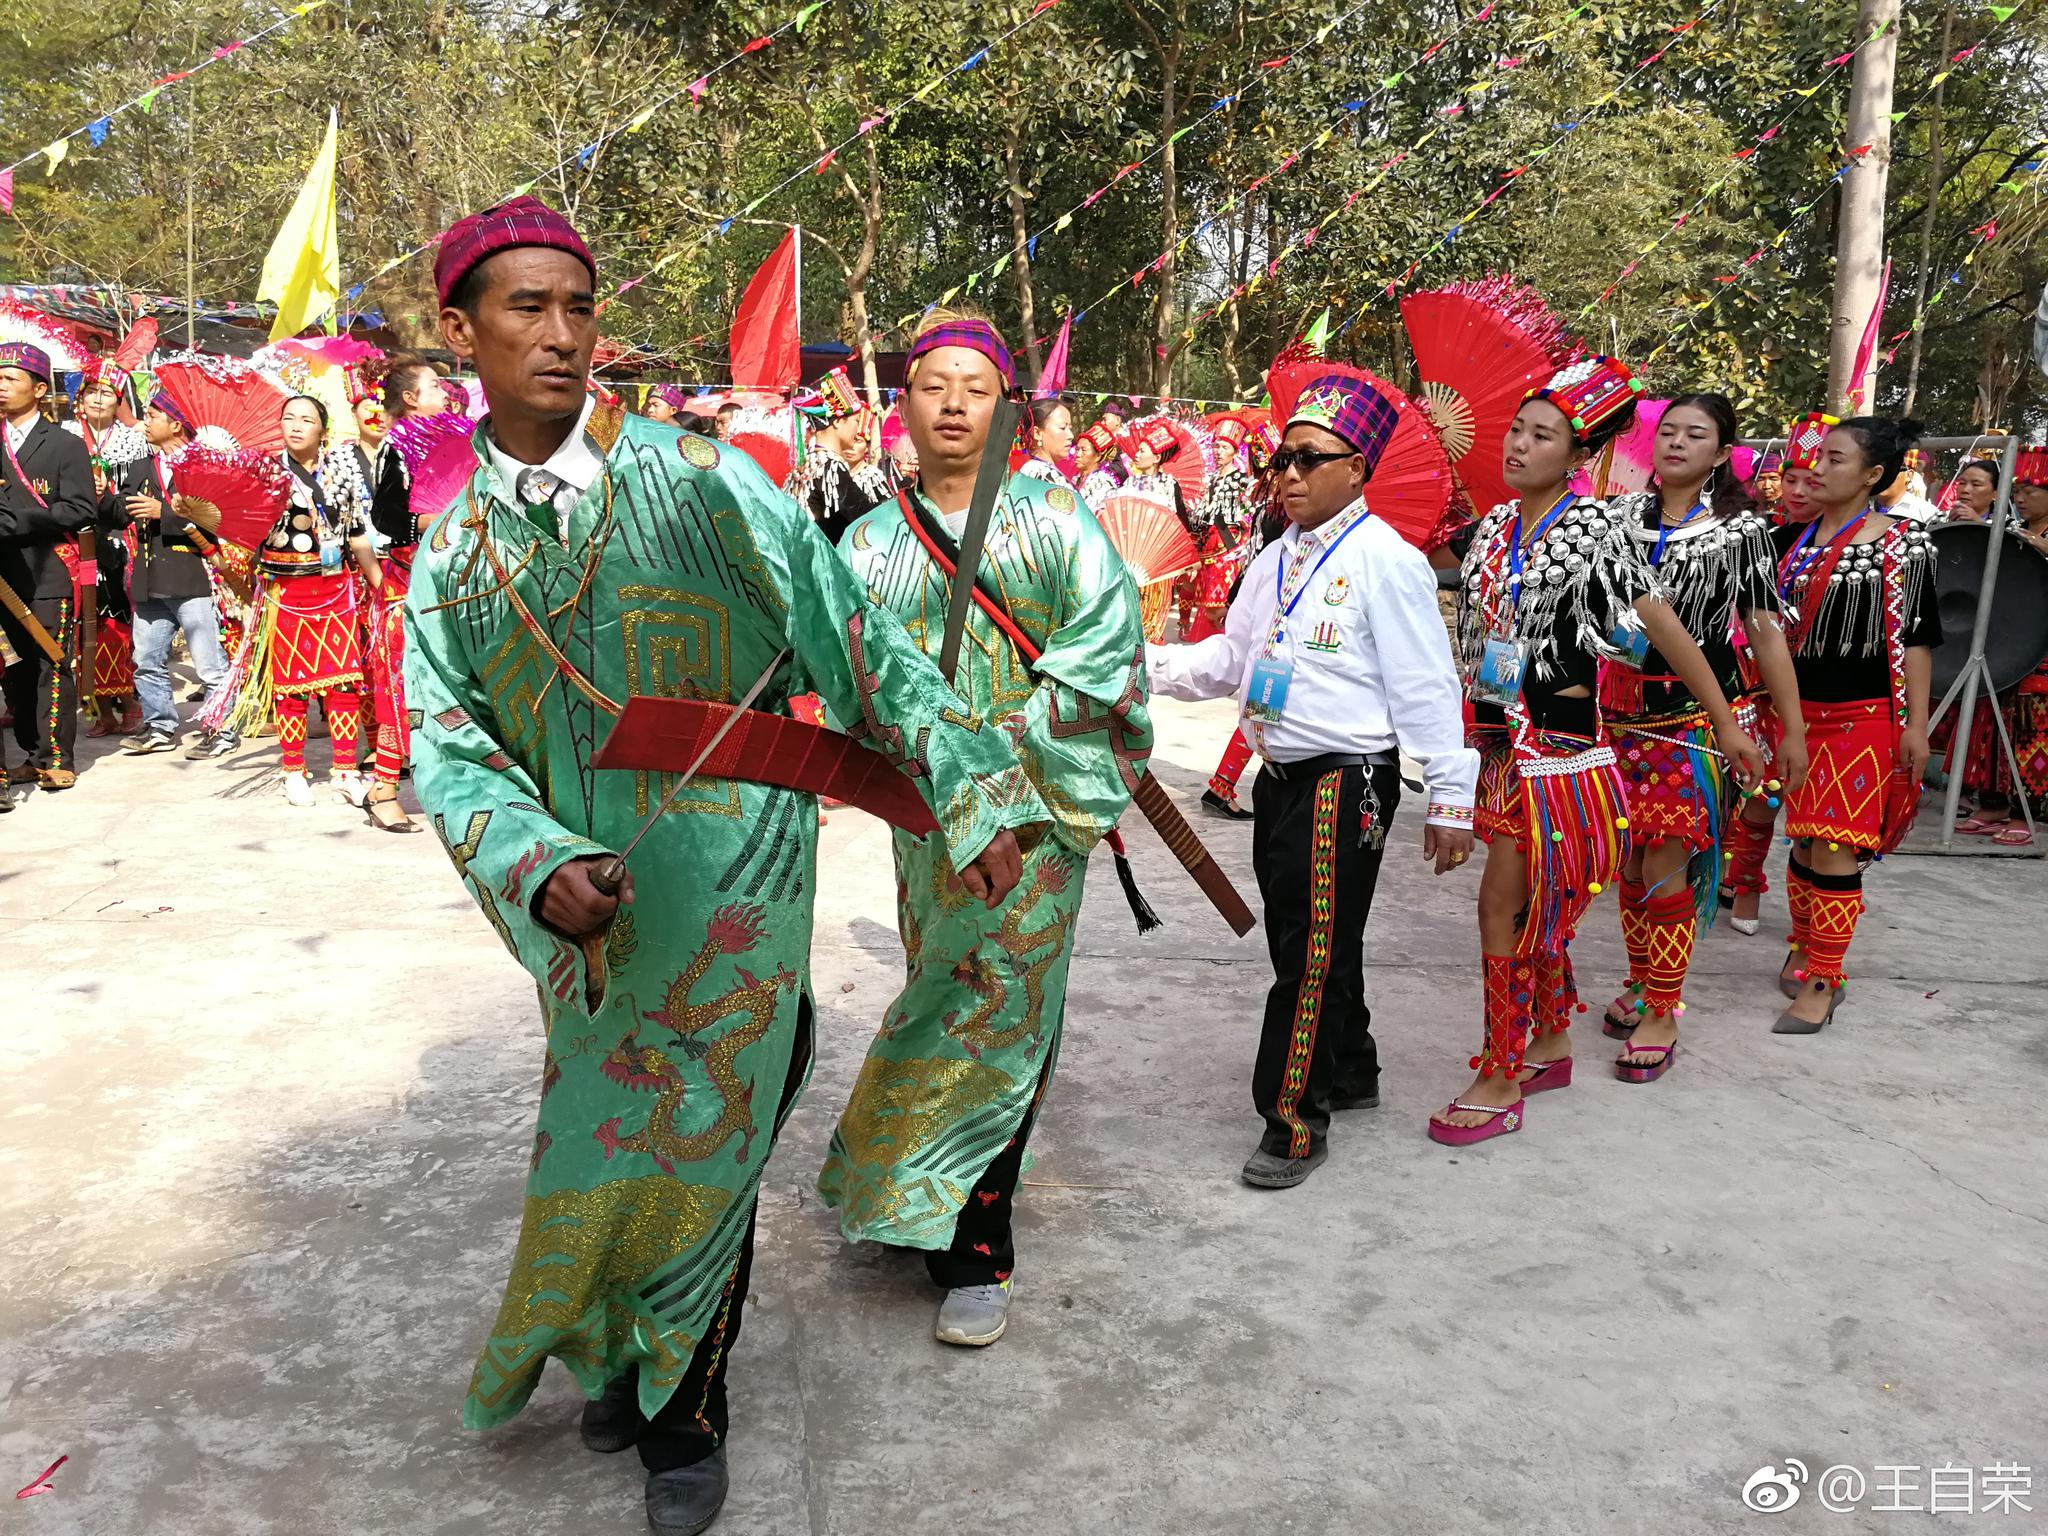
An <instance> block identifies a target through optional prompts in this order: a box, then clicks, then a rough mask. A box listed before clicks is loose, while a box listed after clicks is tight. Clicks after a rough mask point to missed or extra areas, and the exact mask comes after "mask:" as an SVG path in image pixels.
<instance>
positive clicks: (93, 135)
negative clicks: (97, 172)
mask: <svg viewBox="0 0 2048 1536" xmlns="http://www.w3.org/2000/svg"><path fill="white" fill-rule="evenodd" d="M85 136H86V137H87V138H88V139H90V140H92V147H93V148H94V149H98V148H99V147H100V146H101V145H102V144H104V143H106V142H107V120H106V119H105V118H104V117H96V118H94V119H93V120H92V121H91V122H89V123H87V124H86V125H85Z"/></svg>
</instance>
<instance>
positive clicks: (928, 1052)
mask: <svg viewBox="0 0 2048 1536" xmlns="http://www.w3.org/2000/svg"><path fill="white" fill-rule="evenodd" d="M909 369H910V372H909V387H908V388H907V389H906V391H905V392H904V395H903V397H902V404H901V409H902V411H903V419H904V423H905V425H906V426H907V428H908V429H909V433H910V437H911V439H912V441H913V442H915V444H916V445H917V454H918V465H919V468H920V477H919V482H918V486H917V488H916V489H915V490H914V491H912V492H908V493H906V496H905V498H904V499H900V500H898V501H892V502H886V503H884V504H883V505H882V506H880V507H878V508H876V509H875V510H874V511H872V512H870V513H868V514H867V516H865V517H864V518H862V519H861V520H860V521H859V522H857V523H855V524H854V525H853V527H852V528H851V529H849V530H848V531H847V533H846V535H845V536H844V538H842V539H841V541H840V553H841V554H842V555H844V556H845V557H846V558H847V559H848V561H849V562H850V563H851V564H852V566H853V569H854V572H855V574H856V575H857V576H859V578H860V579H861V581H862V582H863V583H864V584H865V585H866V587H867V590H868V592H869V593H870V594H871V595H872V596H873V597H874V599H875V600H876V601H877V602H878V603H880V604H881V605H882V606H884V607H886V608H888V609H889V610H890V611H891V612H893V613H895V614H896V615H897V616H898V617H899V618H900V619H902V621H903V625H904V627H905V628H906V629H908V630H909V631H910V634H911V636H912V638H913V639H915V640H916V641H917V642H918V643H919V644H920V645H922V646H923V647H924V648H925V649H926V650H927V651H928V652H930V653H932V654H934V655H936V654H937V653H938V652H939V650H940V646H941V642H942V638H943V634H944V630H945V620H946V608H947V602H948V598H949V595H950V593H951V591H952V585H953V583H952V580H951V576H950V569H951V565H952V563H953V562H954V561H956V560H957V559H958V557H959V549H958V544H957V540H958V538H959V536H960V533H961V531H962V529H963V528H964V527H965V524H966V517H967V507H968V502H969V499H970V497H971V494H972V490H973V485H974V476H975V469H976V466H977V464H978V462H979V460H980V456H981V452H982V447H983V445H984V443H986V442H987V439H988V433H989V422H990V418H991V416H992V415H993V413H994V408H995V403H996V401H997V399H998V397H999V394H1000V393H1001V391H1003V390H1005V389H1007V388H1008V387H1009V386H1010V383H1011V374H1010V361H1009V354H1008V351H1007V349H1006V348H1005V347H1004V346H1003V343H1002V340H1001V338H1000V337H999V336H997V334H996V332H995V330H994V328H993V327H991V326H990V325H988V323H987V322H986V321H982V320H979V319H973V318H969V317H961V316H955V315H951V314H948V313H946V312H944V311H934V312H933V313H932V314H931V315H930V316H928V317H927V318H926V321H925V324H924V327H923V328H922V329H921V330H920V332H919V336H918V339H917V341H916V342H914V343H913V344H912V347H911V351H910V360H909ZM979 584H980V586H981V587H982V588H983V589H984V590H985V591H986V592H988V593H990V594H993V595H994V597H995V598H996V600H997V601H998V603H999V604H1000V606H1002V607H1003V608H1005V609H1006V610H1007V613H1008V615H1009V617H1010V619H1011V620H1013V621H1014V622H1015V624H1016V625H1017V626H1018V627H1019V631H1020V633H1021V635H1022V636H1023V637H1024V638H1026V639H1027V640H1028V641H1029V643H1030V644H1031V646H1032V647H1033V648H1036V649H1040V650H1042V652H1043V654H1042V656H1040V657H1038V658H1037V659H1036V660H1035V661H1027V658H1026V656H1025V654H1024V652H1023V651H1022V650H1021V649H1020V647H1019V646H1018V644H1017V643H1016V641H1015V639H1013V638H1012V637H1011V636H1010V635H1009V634H1006V633H1005V631H1004V629H1003V627H1002V625H1001V624H1000V623H999V622H997V621H996V620H995V619H994V618H992V617H991V616H990V615H989V614H988V613H986V612H984V611H983V610H982V609H981V608H980V607H979V606H976V607H974V608H971V609H969V611H968V629H967V631H966V634H965V637H964V643H963V644H962V646H961V650H960V664H959V673H958V675H957V676H956V677H955V679H954V686H955V687H956V688H957V689H958V690H959V691H960V694H961V696H962V697H963V698H965V699H966V700H967V701H968V703H969V705H970V706H971V707H972V709H973V710H974V712H975V713H976V714H977V715H978V716H980V717H982V718H985V719H988V720H991V721H994V722H996V723H998V724H1000V725H1001V727H1002V729H1003V730H1004V731H1005V732H1006V733H1007V734H1008V737H1009V739H1010V741H1011V743H1012V745H1013V746H1014V748H1015V750H1016V754H1017V761H1018V762H1019V763H1020V764H1021V765H1022V766H1023V769H1024V772H1025V773H1026V774H1027V775H1028V776H1029V778H1030V780H1031V782H1032V785H1033V787H1034V788H1035V789H1036V790H1037V792H1038V796H1039V798H1040V799H1042V800H1043V801H1044V803H1045V806H1046V808H1047V809H1048V810H1049V811H1050V812H1051V814H1052V821H1051V824H1050V826H1049V827H1048V828H1046V829H1045V830H1044V831H1043V832H1042V833H1039V832H1037V831H1036V829H1034V830H1033V831H1030V832H1026V833H1025V834H1023V835H1022V836H1021V837H1020V839H1019V840H1020V842H1021V843H1022V844H1023V845H1024V847H1025V853H1024V873H1023V878H1022V879H1020V880H1019V881H1018V883H1017V887H1016V889H1015V890H1014V891H1012V892H1011V893H1010V895H1009V897H1008V898H1007V899H1006V900H1005V901H1003V902H1002V903H1001V904H999V905H997V906H995V907H993V908H985V907H983V906H981V905H980V904H977V903H971V902H968V901H965V900H963V899H962V898H961V895H960V893H959V891H958V890H957V889H956V888H955V885H954V881H953V865H952V863H951V862H950V861H949V858H948V855H947V851H946V850H945V849H943V848H940V847H938V846H936V845H935V844H932V843H930V842H929V841H926V842H919V841H918V840H916V839H913V838H911V837H908V836H906V835H904V834H903V833H901V832H898V833H897V834H896V839H895V853H896V895H897V926H898V928H899V930H900V932H901V933H902V936H903V947H904V952H905V961H906V964H907V966H908V970H909V981H908V983H907V984H906V985H905V986H904V989H903V991H902V992H901V993H900V994H899V995H898V996H897V998H896V999H895V1001H894V1002H893V1003H891V1004H890V1006H889V1009H888V1011H887V1013H886V1014H885V1015H884V1017H883V1022H882V1027H881V1031H880V1033H879V1034H877V1035H876V1037H875V1040H874V1043H873V1044H872V1045H871V1046H870V1047H869V1048H868V1055H867V1061H866V1063H865V1064H864V1065H863V1067H862V1069H861V1073H860V1077H859V1080H858V1081H857V1082H856V1083H855V1085H854V1089H853V1095H852V1098H851V1100H850V1101H849V1103H848V1104H847V1107H846V1112H845V1114H844V1115H843V1116H842V1117H841V1118H840V1121H839V1129H838V1132H837V1134H836V1135H834V1137H833V1138H832V1146H831V1150H830V1152H829V1153H828V1154H827V1157H826V1162H825V1167H824V1171H823V1173H821V1174H820V1176H819V1179H818V1190H819V1193H820V1194H821V1195H823V1196H824V1198H825V1201H826V1203H827V1204H829V1205H831V1206H834V1207H836V1208H837V1210H838V1211H839V1221H840V1231H841V1232H842V1233H843V1234H844V1235H845V1236H846V1238H847V1239H848V1240H849V1241H860V1240H863V1239H871V1240H876V1241H880V1242H883V1243H887V1244H892V1245H896V1246H900V1247H905V1248H920V1249H924V1250H927V1252H926V1255H925V1263H926V1268H927V1269H928V1271H929V1272H930V1274H931V1277H932V1279H933V1281H934V1282H935V1283H936V1284H938V1285H940V1286H943V1287H945V1288H946V1291H947V1295H946V1298H945V1300H944V1302H943V1303H942V1304H941V1306H940V1308H939V1320H938V1327H937V1336H938V1338H939V1339H940V1340H941V1341H942V1342H945V1343H949V1344H962V1345H985V1344H993V1343H994V1342H995V1341H996V1340H997V1339H998V1338H999V1337H1001V1335H1002V1332H1003V1328H1004V1325H1005V1322H1006V1319H1007V1314H1008V1309H1009V1301H1010V1280H1011V1271H1012V1270H1013V1268H1014V1267H1015V1253H1014V1249H1013V1246H1012V1239H1011V1223H1010V1214H1011V1202H1012V1199H1013V1197H1014V1196H1015V1193H1016V1188H1017V1181H1018V1178H1019V1177H1020V1176H1021V1174H1022V1172H1023V1162H1024V1147H1025V1142H1026V1139H1027V1138H1028V1137H1029V1135H1030V1132H1031V1124H1032V1120H1033V1117H1034V1116H1035V1114H1036V1112H1037V1109H1038V1105H1039V1103H1040V1101H1041V1100H1042V1099H1043V1097H1044V1095H1045V1090H1046V1085H1047V1084H1048V1083H1049V1082H1050V1081H1051V1078H1052V1069H1053V1061H1054V1059H1055V1058H1056V1057H1057V1056H1058V1054H1059V1044H1060V1026H1061V1022H1062V1018H1063V1015H1064V1011H1065V1006H1066V996H1067V966H1068V963H1069V961H1070V960H1071V958H1072V956H1073V951H1074V931H1075V919H1076V917H1077V916H1078V914H1079V913H1080V910H1081V888H1082V884H1083V876H1084V875H1085V874H1086V871H1087V865H1088V854H1089V850H1090V849H1092V848H1093V847H1094V846H1095V844H1096V842H1097V841H1098V840H1099V839H1100V838H1101V837H1102V836H1103V835H1104V834H1105V833H1106V832H1108V831H1109V830H1110V828H1111V827H1112V826H1113V825H1114V824H1115V822H1116V819H1117V817H1118V816H1119V815H1121V814H1122V813H1123V810H1124V807H1125V806H1127V805H1128V804H1129V803H1130V799H1131V793H1132V791H1133V789H1135V788H1136V786H1137V783H1138V778H1139V775H1140V774H1142V773H1143V772H1144V771H1145V760H1146V757H1147V756H1148V754H1149V753H1150V751H1151V747H1152V731H1151V725H1150V722H1149V720H1148V718H1147V716H1146V710H1145V682H1144V676H1145V673H1144V629H1143V624H1142V621H1141V619H1140V617H1139V611H1138V593H1137V589H1136V587H1135V586H1134V585H1133V584H1132V581H1131V577H1130V573H1129V571H1128V570H1127V569H1126V568H1125V566H1124V563H1123V561H1122V559H1121V558H1119V556H1118V555H1117V552H1116V549H1115V547H1114V546H1113V545H1112V544H1111V543H1110V542H1109V538H1108V536H1107V535H1106V534H1105V533H1104V532H1103V531H1102V527H1101V525H1100V524H1098V523H1097V522H1096V521H1095V517H1094V514H1093V513H1091V512H1090V511H1089V510H1088V509H1087V507H1086V506H1084V505H1082V504H1081V502H1080V499H1079V498H1078V497H1076V496H1075V495H1074V493H1073V492H1072V491H1071V490H1069V489H1067V488H1066V487H1065V486H1051V485H1047V484H1046V483H1045V482H1043V481H1040V480H1035V479H1032V478H1030V477H1029V476H1024V475H1013V476H1011V477H1010V479H1009V480H1008V482H1007V484H1006V485H1005V486H1004V489H1003V492H1002V495H1001V497H1000V499H999V501H998V502H997V505H996V508H995V512H994V515H993V517H992V518H991V520H990V522H989V525H988V529H987V538H986V544H985V546H984V549H983V553H982V561H981V567H980V578H979Z"/></svg>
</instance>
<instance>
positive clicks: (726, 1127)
mask: <svg viewBox="0 0 2048 1536" xmlns="http://www.w3.org/2000/svg"><path fill="white" fill-rule="evenodd" d="M761 924H762V912H761V908H760V907H759V906H757V905H740V904H738V903H734V904H731V905H728V906H723V907H720V908H719V909H718V910H717V911H716V912H714V913H712V914H711V921H710V923H708V924H707V925H706V927H705V934H704V946H703V948H701V949H699V950H698V951H697V956H696V958H695V959H694V960H692V961H691V962H690V965H689V968H688V969H687V970H685V971H684V972H683V973H682V974H681V975H679V976H678V977H676V979H675V980H674V981H672V982H670V983H669V986H668V993H667V996H666V997H664V998H663V1000H662V1006H661V1007H660V1008H659V1009H656V1010H654V1011H652V1012H647V1013H642V1014H641V1015H640V1017H641V1018H642V1019H644V1020H646V1021H648V1022H649V1023H653V1024H659V1025H665V1026H666V1027H667V1028H668V1030H669V1031H670V1034H671V1039H670V1040H669V1044H670V1045H671V1046H674V1047H680V1048H681V1050H682V1052H683V1054H684V1055H685V1056H687V1057H689V1058H690V1059H691V1060H692V1061H701V1062H702V1063H703V1064H704V1072H705V1074H706V1075H707V1076H708V1077H709V1078H710V1079H711V1082H712V1085H713V1086H714V1087H716V1088H717V1090H718V1095H719V1113H718V1117H717V1119H715V1120H714V1121H713V1122H712V1123H711V1124H710V1125H709V1126H707V1127H706V1128H705V1129H703V1130H701V1131H698V1132H696V1133H695V1134H694V1135H685V1134H683V1132H682V1131H681V1130H680V1129H678V1126H677V1120H678V1118H679V1116H680V1114H681V1111H682V1109H683V1103H684V1098H685V1091H686V1090H685V1084H684V1078H683V1072H682V1069H681V1068H680V1067H678V1066H677V1065H676V1063H675V1062H674V1061H673V1060H671V1059H670V1057H669V1056H668V1054H667V1052H666V1051H664V1050H663V1049H662V1048H661V1047H660V1046H658V1045H648V1044H643V1043H642V1042H641V1040H640V1031H641V1029H642V1028H643V1027H644V1026H643V1025H640V1024H635V1025H634V1026H633V1028H632V1029H631V1030H630V1031H628V1032H627V1034H626V1037H625V1038H624V1039H623V1040H621V1041H620V1042H619V1043H618V1044H617V1045H616V1046H614V1047H613V1048H612V1051H611V1054H610V1055H608V1056H607V1057H605V1059H604V1062H603V1065H602V1066H601V1067H600V1068H599V1070H600V1071H602V1072H603V1073H604V1075H605V1076H606V1077H608V1078H610V1079H611V1080H612V1081H613V1082H615V1083H617V1084H619V1085H620V1086H621V1087H624V1088H627V1089H630V1090H631V1091H633V1092H635V1093H641V1092H651V1093H653V1094H654V1095H655V1100H654V1107H653V1109H652V1110H650V1111H649V1112H648V1116H647V1123H646V1124H645V1125H643V1126H642V1127H641V1128H640V1129H639V1130H637V1131H635V1132H633V1133H632V1134H631V1135H630V1136H621V1135H620V1134H619V1117H618V1116H616V1115H614V1116H613V1117H612V1118H611V1119H609V1120H607V1121H605V1123H604V1124H602V1125H600V1126H599V1127H598V1128H597V1129H596V1130H595V1131H593V1132H592V1133H591V1134H592V1135H593V1136H594V1137H596V1139H597V1141H598V1143H599V1144H600V1145H601V1146H602V1147H603V1148H604V1155H605V1160H606V1161H607V1162H609V1161H610V1160H611V1158H612V1155H613V1154H614V1153H617V1152H643V1153H645V1154H646V1155H647V1156H649V1157H651V1158H653V1159H654V1163H655V1166H656V1167H658V1168H660V1169H661V1171H662V1172H664V1173H674V1172H675V1169H676V1164H678V1163H689V1162H696V1161H699V1160H701V1159H703V1158H707V1157H709V1156H711V1154H712V1153H714V1152H716V1151H717V1150H718V1149H719V1148H720V1147H722V1146H724V1145H725V1143H726V1142H727V1141H729V1140H730V1139H731V1138H732V1137H733V1135H734V1134H735V1133H737V1134H738V1135H739V1137H740V1145H739V1149H738V1150H737V1151H736V1152H735V1153H734V1154H733V1161H735V1162H739V1163H744V1162H745V1161H746V1160H747V1154H748V1153H749V1151H750V1150H751V1149H752V1147H753V1143H754V1135H755V1132H756V1131H758V1130H759V1127H758V1126H757V1125H756V1124H755V1123H754V1106H753V1099H754V1090H753V1087H752V1085H751V1084H748V1083H745V1082H742V1081H741V1080H740V1076H739V1074H738V1072H737V1071H735V1070H734V1062H735V1061H736V1060H737V1058H738V1056H739V1054H740V1052H741V1051H743V1050H745V1049H746V1048H747V1047H748V1046H750V1045H752V1044H753V1043H754V1042H755V1041H757V1040H759V1039H760V1038H761V1037H762V1036H763V1035H765V1034H767V1033H768V1027H769V1025H771V1024H773V1023H774V1022H775V1008H776V993H777V992H779V991H794V990H795V988H796V983H797V976H796V972H794V971H792V970H790V969H789V968H788V967H787V966H784V965H781V964H778V965H777V966H776V967H775V974H774V975H773V976H770V977H768V978H767V979H765V980H763V979H760V978H757V977H755V976H754V975H753V974H752V973H751V972H749V971H748V970H746V969H745V968H744V967H742V968H740V970H739V972H738V977H739V980H738V982H737V984H735V985H734V987H733V988H732V990H731V991H729V992H727V993H726V994H725V995H724V996H722V997H717V998H713V999H712V1000H711V1001H709V1002H705V1003H693V1002H691V1001H690V993H691V992H692V991H693V990H694V989H695V988H696V985H697V983H698V982H700V981H702V980H703V979H704V973H705V972H706V971H708V970H709V969H710V968H711V962H712V961H713V960H714V959H716V958H717V957H718V956H720V955H739V954H745V953H746V952H747V951H748V950H750V949H752V948H753V947H754V945H755V944H756V943H757V942H758V941H759V940H760V937H761ZM735 1014H745V1015H747V1022H746V1023H744V1024H742V1025H740V1026H739V1027H738V1028H736V1029H732V1030H728V1031H727V1032H726V1033H725V1034H723V1035H720V1036H719V1037H718V1038H717V1039H716V1040H714V1041H712V1042H711V1043H710V1044H709V1045H706V1044H705V1043H704V1041H703V1038H702V1036H703V1033H704V1031H705V1030H707V1029H709V1028H710V1027H711V1026H712V1025H713V1024H716V1023H717V1022H718V1021H719V1020H721V1019H729V1018H731V1017H732V1016H733V1015H735Z"/></svg>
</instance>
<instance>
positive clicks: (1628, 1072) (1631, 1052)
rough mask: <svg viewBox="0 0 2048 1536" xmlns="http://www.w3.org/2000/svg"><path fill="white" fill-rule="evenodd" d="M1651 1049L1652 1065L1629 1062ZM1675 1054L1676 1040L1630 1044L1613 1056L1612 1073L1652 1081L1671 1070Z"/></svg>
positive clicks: (1631, 1080) (1626, 1079) (1626, 1078)
mask: <svg viewBox="0 0 2048 1536" xmlns="http://www.w3.org/2000/svg"><path fill="white" fill-rule="evenodd" d="M1652 1051H1655V1052H1657V1060H1656V1062H1655V1063H1654V1064H1653V1065H1650V1066H1647V1067H1638V1066H1631V1065H1630V1064H1629V1060H1628V1058H1629V1057H1631V1056H1647V1055H1649V1054H1650V1053H1651V1052H1652ZM1677 1055H1678V1042H1677V1041H1676V1040H1674V1041H1672V1042H1671V1043H1670V1044H1669V1045H1635V1044H1630V1045H1629V1046H1628V1047H1627V1049H1625V1050H1624V1051H1623V1052H1622V1053H1621V1054H1620V1055H1619V1056H1617V1057H1615V1058H1614V1075H1615V1076H1616V1077H1618V1078H1620V1079H1621V1080H1622V1081H1623V1082H1624V1083H1654V1082H1655V1081H1657V1079H1658V1078H1660V1077H1662V1076H1663V1075H1664V1074H1665V1073H1666V1072H1669V1071H1670V1070H1671V1062H1672V1058H1674V1057H1675V1056H1677ZM1522 1091H1523V1092H1524V1093H1527V1092H1528V1090H1527V1089H1526V1088H1525V1089H1523V1090H1522Z"/></svg>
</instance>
